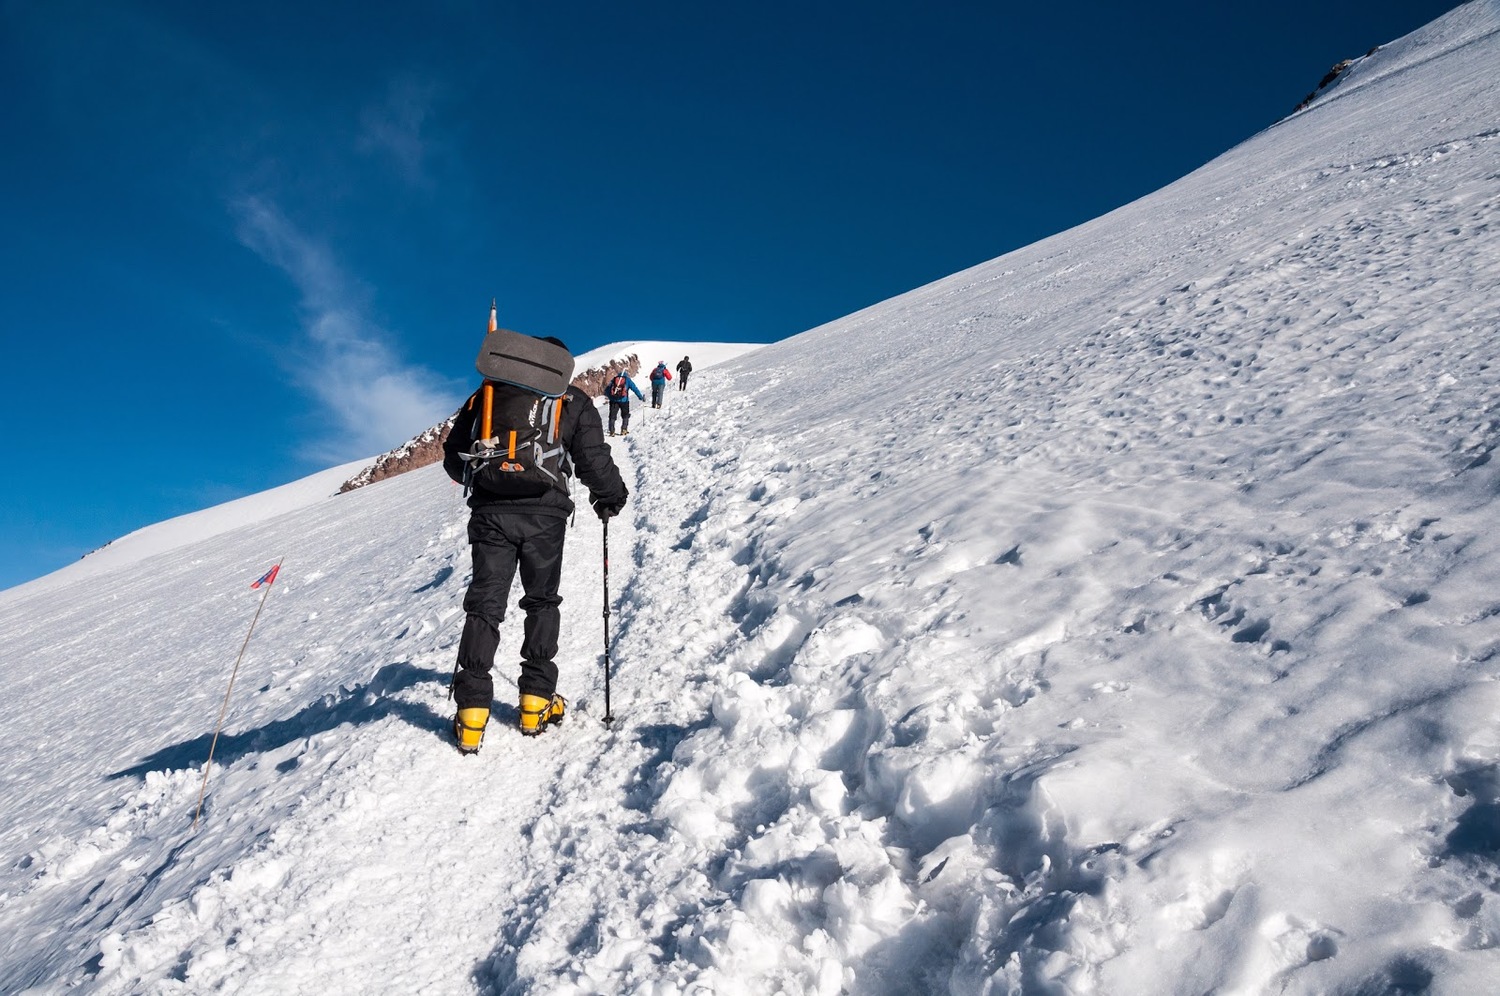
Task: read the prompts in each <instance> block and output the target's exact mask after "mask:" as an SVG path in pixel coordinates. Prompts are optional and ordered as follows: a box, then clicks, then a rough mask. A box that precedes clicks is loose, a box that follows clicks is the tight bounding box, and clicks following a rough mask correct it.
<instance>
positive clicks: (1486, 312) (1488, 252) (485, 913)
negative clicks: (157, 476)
mask: <svg viewBox="0 0 1500 996" xmlns="http://www.w3.org/2000/svg"><path fill="white" fill-rule="evenodd" d="M1497 27H1500V5H1497V4H1496V3H1494V2H1486V3H1481V4H1477V5H1470V6H1469V7H1465V8H1461V9H1460V10H1458V11H1455V12H1454V13H1453V14H1452V15H1450V16H1449V17H1448V18H1446V19H1444V20H1443V21H1440V22H1438V23H1437V24H1436V25H1434V26H1433V27H1432V28H1430V29H1428V30H1427V31H1426V32H1425V33H1419V34H1418V35H1416V36H1413V37H1411V38H1408V39H1402V40H1399V41H1398V42H1395V43H1393V44H1391V45H1389V46H1384V47H1382V48H1381V49H1380V50H1379V51H1377V52H1376V53H1374V54H1373V55H1371V56H1369V57H1368V58H1367V59H1364V60H1361V61H1360V62H1359V63H1358V64H1357V65H1356V66H1355V67H1353V70H1352V71H1351V73H1350V74H1349V78H1348V79H1346V80H1342V81H1341V82H1340V83H1339V84H1338V86H1337V87H1334V88H1332V89H1331V90H1330V92H1329V93H1328V94H1326V95H1325V96H1324V97H1321V98H1320V99H1319V100H1318V101H1317V102H1315V103H1314V104H1313V105H1312V106H1311V107H1309V108H1308V109H1307V110H1304V111H1301V112H1299V113H1297V114H1296V115H1294V116H1293V117H1291V118H1289V119H1288V120H1287V121H1285V122H1282V123H1281V124H1279V125H1278V126H1276V127H1275V128H1272V129H1270V130H1268V131H1267V132H1266V133H1264V134H1262V135H1260V136H1257V137H1255V138H1254V139H1252V140H1251V141H1248V142H1246V143H1245V144H1244V145H1241V146H1240V147H1238V148H1237V149H1235V150H1232V151H1231V152H1230V153H1228V154H1226V155H1225V156H1224V157H1222V158H1221V159H1219V160H1216V161H1215V162H1213V163H1210V164H1208V165H1207V166H1205V167H1204V168H1203V169H1201V170H1199V171H1198V172H1197V173H1195V174H1193V175H1192V176H1190V177H1187V178H1185V179H1184V180H1182V181H1180V182H1179V183H1177V184H1174V185H1173V186H1172V187H1170V188H1168V189H1167V190H1165V191H1162V192H1161V193H1159V194H1157V195H1155V196H1153V197H1150V198H1146V199H1145V200H1143V201H1140V202H1138V203H1136V204H1133V205H1130V206H1127V207H1126V208H1122V209H1121V210H1119V211H1117V212H1114V213H1113V214H1111V215H1109V216H1107V217H1105V218H1102V219H1099V220H1097V221H1095V222H1093V223H1091V224H1089V225H1086V226H1083V227H1082V228H1080V229H1077V230H1074V231H1072V232H1068V233H1064V234H1062V235H1060V236H1057V237H1056V238H1053V239H1049V240H1047V241H1045V242H1043V243H1039V244H1038V245H1036V246H1033V247H1030V248H1028V249H1025V250H1022V251H1020V252H1016V253H1012V254H1010V255H1009V256H1006V257H1003V258H1001V259H999V260H996V261H994V262H992V263H988V264H985V265H984V266H980V267H976V268H974V269H973V270H969V271H966V272H965V273H961V274H957V275H955V276H953V277H951V278H949V279H947V280H944V281H940V282H939V283H937V284H934V285H932V286H930V287H926V288H922V289H919V290H917V291H914V292H912V293H910V294H907V295H904V296H903V297H901V298H898V299H895V300H893V301H890V302H886V303H884V304H882V305H878V306H876V307H873V308H870V309H867V310H865V311H863V312H860V313H859V314H856V315H852V316H850V317H849V318H847V319H844V320H841V321H839V322H835V323H832V324H831V325H829V326H826V327H824V328H822V329H818V330H814V331H812V332H810V333H808V334H806V335H803V336H799V337H797V338H795V339H793V340H789V341H787V342H784V343H778V344H775V345H772V346H768V347H766V348H764V349H762V350H759V351H756V352H754V353H751V354H749V355H744V356H741V357H740V358H738V359H735V360H733V361H732V362H725V363H723V364H720V365H717V366H712V367H710V368H708V369H703V370H700V371H697V372H695V373H694V375H693V379H692V381H691V384H690V386H689V389H688V391H687V392H685V393H679V392H677V391H675V390H671V391H669V392H668V393H667V399H666V406H665V408H663V409H661V410H653V409H650V408H649V407H648V406H640V405H637V406H636V407H637V411H636V418H635V419H634V420H633V422H632V431H631V434H630V435H629V436H628V437H623V438H618V439H615V440H613V441H612V442H613V444H614V445H615V452H616V454H617V456H618V457H619V459H620V461H621V463H622V466H623V467H624V470H625V473H626V476H627V480H629V481H630V484H631V490H632V501H631V504H630V505H629V507H628V508H627V509H626V511H625V513H624V514H623V515H622V516H621V517H619V518H618V519H615V520H613V521H612V523H611V527H610V549H609V554H610V565H609V576H610V580H611V585H612V597H611V616H610V619H611V624H612V627H613V633H614V637H615V640H614V646H613V654H612V658H613V661H614V665H615V670H614V677H613V682H612V687H611V692H612V704H613V707H614V712H615V714H616V717H617V718H616V721H615V722H614V724H613V725H611V726H608V727H606V726H605V725H604V724H603V723H602V722H601V720H602V716H603V712H604V703H603V682H602V657H603V641H602V632H601V619H600V616H601V614H602V610H603V606H602V602H603V597H604V596H603V591H602V581H603V570H602V568H603V564H602V561H603V552H604V551H603V549H602V545H601V539H602V536H601V530H600V527H599V525H598V523H597V522H596V520H594V519H593V518H592V517H591V516H589V515H588V514H587V511H586V509H585V512H584V513H583V514H580V516H579V517H578V520H577V523H576V526H575V528H574V529H573V530H572V531H571V532H570V534H569V540H568V544H569V545H568V553H567V561H566V564H565V579H564V589H563V595H564V598H565V602H564V606H563V611H564V635H563V644H562V651H561V653H560V655H559V662H560V664H561V665H562V671H563V676H562V682H561V688H560V690H561V691H562V693H563V694H564V695H566V696H568V697H569V699H570V704H571V706H572V709H571V711H570V713H569V717H568V720H567V722H566V723H565V724H564V726H563V727H562V728H561V729H560V730H556V731H552V732H549V733H548V734H547V735H546V736H543V737H540V738H537V739H535V740H526V739H522V738H521V737H520V736H518V735H517V734H516V733H515V732H514V731H513V729H512V727H513V726H514V723H515V720H516V714H515V706H514V704H513V698H514V688H513V687H512V685H511V684H510V682H512V681H513V680H514V677H515V674H516V667H515V663H514V661H515V657H516V652H517V651H516V648H517V646H518V644H519V640H520V626H519V620H517V619H512V620H511V621H509V622H507V624H506V627H505V630H504V641H505V642H504V643H503V646H502V653H501V664H500V667H499V674H500V680H499V683H498V688H499V692H498V696H499V701H498V708H497V713H496V717H495V724H494V725H493V726H492V728H491V730H490V732H489V734H488V738H487V742H486V744H485V747H484V750H483V751H482V752H481V753H480V754H479V755H478V756H476V757H472V758H463V757H459V756H458V755H457V754H456V752H454V751H453V750H452V748H451V747H450V746H448V744H447V743H446V741H445V726H446V725H447V722H448V720H449V717H450V716H451V704H450V703H449V701H448V700H447V698H446V685H447V680H448V674H449V672H450V669H451V667H452V661H453V652H454V647H455V644H456V641H457V638H458V634H459V630H460V627H461V619H462V609H461V600H462V595H463V591H464V587H465V584H466V582H467V577H468V559H467V556H468V555H467V550H466V545H465V544H466V541H465V534H464V522H465V518H466V514H465V511H464V509H463V507H462V504H461V501H460V497H459V495H458V493H457V489H455V488H454V487H452V486H451V485H450V484H449V483H448V482H447V481H446V480H445V479H444V478H443V477H442V475H441V473H440V472H438V470H437V469H436V468H428V469H424V470H420V471H416V472H414V473H412V474H409V475H406V476H404V477H402V478H398V479H394V480H391V481H386V482H383V483H380V484H376V485H373V486H371V487H369V488H365V489H361V490H360V491H358V492H355V493H352V494H349V495H345V496H342V497H340V498H338V499H332V500H326V501H323V502H319V503H314V504H311V505H309V506H307V507H304V508H300V509H293V510H290V511H286V512H284V513H283V514H280V515H278V516H274V517H269V518H263V519H260V520H258V521H256V522H254V523H253V524H251V525H248V526H246V527H244V528H241V529H239V530H234V531H229V532H221V533H219V534H218V535H215V536H212V537H209V538H205V539H203V540H201V541H200V542H198V543H196V544H186V545H183V544H177V545H175V546H173V547H172V548H171V549H166V550H164V551H162V552H160V553H158V554H157V555H155V556H153V557H149V558H146V559H140V560H138V561H137V562H134V563H124V562H119V566H117V567H116V568H115V569H114V571H113V573H102V574H100V573H96V574H95V575H94V576H91V577H86V578H81V579H78V580H76V581H73V582H71V583H64V581H65V580H66V579H57V578H54V579H50V580H49V583H40V582H39V583H37V584H36V585H34V586H23V587H22V588H20V589H16V590H15V591H14V592H12V593H7V596H8V597H7V598H6V599H5V600H4V601H0V645H3V646H4V647H5V654H6V656H5V662H6V663H7V664H8V665H10V666H9V667H8V668H7V669H6V672H5V674H6V677H5V678H4V679H3V680H4V681H5V685H4V691H5V694H4V695H3V696H0V757H3V758H4V759H5V760H4V761H0V771H3V773H4V777H5V787H6V791H5V792H4V793H3V794H0V811H3V816H4V819H3V820H0V846H3V848H4V852H3V854H4V859H5V860H4V861H3V862H0V991H5V992H12V991H30V992H36V993H57V992H63V991H67V990H77V991H82V992H92V993H111V994H113V993H203V992H232V993H267V994H269V993H287V992H308V993H312V992H379V993H412V992H423V993H494V994H500V993H506V994H519V993H530V992H536V993H542V992H545V993H564V994H567V993H575V994H583V993H644V994H653V996H666V994H684V996H685V994H688V993H722V994H747V996H748V994H764V993H774V992H784V993H788V994H799V993H800V994H820V996H822V994H829V996H831V994H838V993H853V994H898V993H900V994H905V993H917V992H939V993H955V994H968V993H1026V994H1032V993H1036V994H1048V996H1050V994H1084V993H1101V994H1135V993H1152V994H1156V993H1182V994H1200V993H1208V992H1213V993H1220V994H1258V993H1280V992H1285V993H1309V994H1311V993H1339V994H1346V996H1352V994H1356V993H1396V992H1430V993H1464V994H1467V993H1481V992H1488V991H1490V990H1492V989H1493V988H1494V982H1493V980H1494V979H1495V978H1497V977H1500V954H1497V943H1500V902H1497V900H1496V898H1495V889H1496V883H1497V882H1500V683H1497V680H1496V679H1497V676H1500V594H1497V593H1500V535H1497V533H1496V530H1495V528H1494V522H1495V521H1496V515H1497V511H1500V510H1497V508H1496V504H1495V502H1496V497H1497V495H1500V462H1497V461H1495V460H1494V459H1493V453H1494V450H1495V448H1496V446H1497V445H1500V367H1497V363H1496V359H1495V343H1496V341H1497V333H1500V227H1497V221H1500V203H1497V201H1496V197H1495V190H1496V179H1497V178H1500V133H1497V130H1496V120H1497V114H1496V112H1497V110H1500V89H1497V88H1500V82H1497V80H1496V77H1495V75H1494V73H1493V67H1494V66H1495V65H1496V64H1497V55H1500V52H1497V41H1496V37H1497V35H1496V29H1497ZM691 353H692V355H695V356H698V355H700V350H699V347H698V346H696V345H695V346H693V347H692V349H691ZM701 355H709V353H708V352H707V351H706V350H705V351H704V352H702V353H701ZM656 358H661V357H656ZM666 358H667V359H669V360H670V359H672V357H671V356H668V357H666ZM283 555H285V557H286V567H285V568H284V569H283V573H282V577H281V580H279V581H278V582H277V585H276V587H275V588H273V589H272V592H271V595H270V598H269V601H268V603H267V607H266V609H265V614H264V616H263V617H262V620H261V623H260V626H259V628H258V629H257V631H256V634H255V638H254V641H253V642H252V643H251V644H250V647H249V651H248V653H247V655H246V659H245V663H244V666H243V670H242V673H241V676H240V679H239V684H238V685H237V686H236V689H235V696H234V699H233V701H232V703H231V707H230V711H229V720H228V723H227V726H226V732H225V735H224V736H223V737H222V738H221V739H220V741H219V744H218V747H217V752H216V760H215V765H214V770H213V772H212V780H211V781H210V783H209V795H208V806H207V809H206V811H205V816H204V822H203V826H202V827H201V829H200V830H199V831H198V833H197V834H192V833H190V832H189V826H190V823H191V818H192V811H193V807H194V804H195V802H196V800H197V795H198V790H199V785H200V779H201V777H202V763H203V758H204V757H205V755H206V753H207V749H208V744H209V734H210V732H211V729H212V724H213V720H214V718H215V717H216V714H217V710H218V708H219V704H220V701H221V700H222V696H223V693H224V682H225V680H226V679H227V672H228V668H229V666H230V664H231V663H232V661H233V657H234V654H235V652H236V650H237V649H238V647H239V644H240V641H241V640H242V639H243V637H244V631H245V627H246V626H248V624H249V620H250V617H251V616H252V614H253V613H254V609H255V605H254V603H255V600H256V599H257V598H258V597H259V593H258V592H255V591H251V590H249V589H248V587H247V585H248V584H249V582H250V581H251V580H253V579H254V578H255V577H257V576H259V574H260V573H262V572H263V571H264V570H265V569H266V568H267V567H269V565H270V564H271V563H274V562H275V561H276V559H277V558H279V557H281V556H283Z"/></svg>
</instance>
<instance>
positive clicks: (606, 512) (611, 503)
mask: <svg viewBox="0 0 1500 996" xmlns="http://www.w3.org/2000/svg"><path fill="white" fill-rule="evenodd" d="M592 504H593V506H594V514H595V515H597V516H599V518H601V519H612V518H614V517H615V516H617V515H619V514H620V510H621V509H622V508H624V507H625V499H624V498H595V499H594V500H593V502H592Z"/></svg>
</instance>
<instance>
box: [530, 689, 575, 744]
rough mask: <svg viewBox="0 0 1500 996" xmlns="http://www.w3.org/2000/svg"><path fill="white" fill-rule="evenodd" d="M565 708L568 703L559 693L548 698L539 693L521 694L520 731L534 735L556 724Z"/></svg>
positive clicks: (561, 718)
mask: <svg viewBox="0 0 1500 996" xmlns="http://www.w3.org/2000/svg"><path fill="white" fill-rule="evenodd" d="M567 708H568V703H567V701H566V700H565V699H564V698H563V697H562V696H561V695H554V696H552V698H551V699H550V700H548V699H546V698H543V697H542V696H540V695H522V696H521V732H522V733H523V734H525V735H526V736H528V737H534V736H536V735H537V734H538V733H541V732H542V731H543V730H545V729H546V728H547V727H549V726H556V725H557V724H558V723H561V722H562V721H563V713H564V712H565V711H566V710H567Z"/></svg>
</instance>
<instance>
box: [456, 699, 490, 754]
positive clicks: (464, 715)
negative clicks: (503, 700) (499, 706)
mask: <svg viewBox="0 0 1500 996" xmlns="http://www.w3.org/2000/svg"><path fill="white" fill-rule="evenodd" d="M489 721H490V711H489V710H488V709H484V708H475V709H460V710H458V715H457V716H454V717H453V738H454V739H455V740H457V741H458V752H459V753H460V754H477V753H479V745H480V743H481V742H483V740H484V724H486V723H488V722H489Z"/></svg>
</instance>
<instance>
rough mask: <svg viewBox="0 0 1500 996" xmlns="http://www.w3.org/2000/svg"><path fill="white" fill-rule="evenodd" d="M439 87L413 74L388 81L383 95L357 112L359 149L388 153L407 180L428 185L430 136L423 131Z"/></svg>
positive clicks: (366, 151)
mask: <svg viewBox="0 0 1500 996" xmlns="http://www.w3.org/2000/svg"><path fill="white" fill-rule="evenodd" d="M439 91H440V88H439V87H438V86H437V85H436V84H435V83H432V82H429V81H425V80H419V79H417V78H415V77H413V76H401V77H398V78H397V79H395V80H392V81H391V84H390V86H389V88H388V89H387V90H386V95H385V99H384V100H383V101H381V102H380V103H378V104H372V105H370V106H368V107H366V108H365V109H364V110H363V111H362V112H361V113H360V133H359V140H358V142H357V144H356V147H357V148H358V149H359V151H360V152H365V153H381V154H384V155H386V156H389V157H390V159H391V161H392V162H393V163H394V165H395V167H396V171H397V173H399V174H400V175H401V177H402V179H404V180H405V181H406V182H407V183H410V184H411V185H413V186H416V187H431V186H432V184H433V181H432V178H431V176H430V175H429V172H428V165H429V162H430V160H431V155H432V147H433V142H434V140H433V139H432V137H431V136H430V135H428V134H427V133H426V131H425V129H426V126H427V124H428V121H429V120H430V118H431V117H432V111H433V104H434V101H435V100H436V99H437V97H438V94H439Z"/></svg>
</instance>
